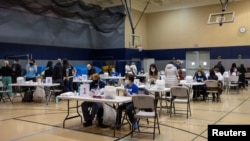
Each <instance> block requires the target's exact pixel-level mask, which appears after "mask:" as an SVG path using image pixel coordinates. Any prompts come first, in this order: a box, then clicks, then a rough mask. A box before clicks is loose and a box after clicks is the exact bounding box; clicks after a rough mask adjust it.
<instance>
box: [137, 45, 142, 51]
mask: <svg viewBox="0 0 250 141" xmlns="http://www.w3.org/2000/svg"><path fill="white" fill-rule="evenodd" d="M135 48H137V49H138V51H140V52H141V51H142V49H143V47H142V45H136V46H135Z"/></svg>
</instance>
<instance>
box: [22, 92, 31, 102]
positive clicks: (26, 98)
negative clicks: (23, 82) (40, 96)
mask: <svg viewBox="0 0 250 141" xmlns="http://www.w3.org/2000/svg"><path fill="white" fill-rule="evenodd" d="M32 101H33V92H32V90H31V89H28V90H26V91H25V92H24V96H23V99H22V102H32Z"/></svg>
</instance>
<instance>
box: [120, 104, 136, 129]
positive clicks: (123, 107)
mask: <svg viewBox="0 0 250 141" xmlns="http://www.w3.org/2000/svg"><path fill="white" fill-rule="evenodd" d="M124 110H126V112H127V115H128V118H129V121H130V122H131V123H134V121H135V118H134V105H133V103H132V102H129V103H123V104H121V105H119V107H118V111H117V116H116V124H118V125H120V124H121V120H122V111H124Z"/></svg>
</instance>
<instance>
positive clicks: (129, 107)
mask: <svg viewBox="0 0 250 141" xmlns="http://www.w3.org/2000/svg"><path fill="white" fill-rule="evenodd" d="M123 93H124V96H132V95H134V94H138V86H137V85H136V84H134V75H133V74H127V75H126V77H125V86H124V92H123ZM133 109H134V106H133V102H128V103H123V104H121V105H119V107H118V110H117V115H116V123H115V124H114V125H113V126H112V128H117V129H120V128H121V119H122V111H124V110H126V113H127V115H128V117H129V120H130V122H131V123H132V124H133V127H134V129H137V128H138V124H137V120H136V119H135V118H134V113H133Z"/></svg>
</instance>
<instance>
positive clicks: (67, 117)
mask: <svg viewBox="0 0 250 141" xmlns="http://www.w3.org/2000/svg"><path fill="white" fill-rule="evenodd" d="M67 105H68V111H67V112H68V113H67V116H66V117H65V119H64V120H63V128H64V127H65V121H66V120H69V119H72V118H77V117H80V118H81V123H82V116H81V115H80V113H79V111H78V107H79V106H78V100H77V101H76V106H74V107H70V106H69V100H67ZM74 108H76V113H77V115H75V116H69V112H70V109H74Z"/></svg>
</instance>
